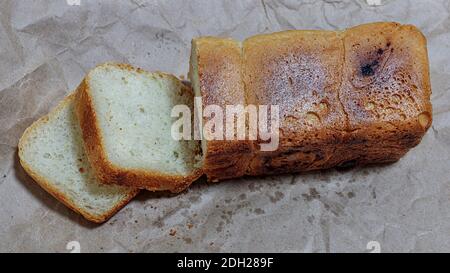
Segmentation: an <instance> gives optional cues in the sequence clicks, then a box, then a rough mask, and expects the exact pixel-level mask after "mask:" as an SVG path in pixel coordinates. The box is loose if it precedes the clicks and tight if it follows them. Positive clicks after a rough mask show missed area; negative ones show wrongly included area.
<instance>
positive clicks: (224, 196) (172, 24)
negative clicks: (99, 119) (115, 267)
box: [0, 0, 450, 252]
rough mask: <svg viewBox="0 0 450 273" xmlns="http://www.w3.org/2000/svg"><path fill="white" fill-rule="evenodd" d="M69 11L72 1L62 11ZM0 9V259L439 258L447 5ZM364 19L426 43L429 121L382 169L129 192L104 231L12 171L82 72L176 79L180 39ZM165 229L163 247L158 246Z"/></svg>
mask: <svg viewBox="0 0 450 273" xmlns="http://www.w3.org/2000/svg"><path fill="white" fill-rule="evenodd" d="M72 2H73V1H72ZM80 3H81V5H80V6H69V5H67V3H66V1H65V0H53V1H50V0H48V1H44V0H41V1H38V0H36V1H27V0H20V1H19V0H17V1H12V0H2V1H1V2H0V202H1V204H0V223H1V224H0V251H2V252H16V251H19V252H25V251H33V252H34V251H37V252H47V251H51V252H53V251H56V252H67V250H66V244H67V243H68V242H69V241H73V240H76V241H79V242H80V245H81V251H82V252H93V251H105V252H117V251H127V252H128V251H130V252H140V251H144V252H154V251H164V252H166V251H167V252H171V251H202V252H208V251H224V252H228V251H251V252H254V251H262V252H268V251H282V252H303V251H306V252H325V251H330V252H349V251H352V252H365V251H367V250H366V245H367V243H368V242H369V241H372V240H376V241H378V242H380V245H381V251H382V252H392V251H401V252H408V251H426V252H429V251H450V175H449V167H450V160H449V159H450V92H449V86H450V18H449V12H450V1H443V0H440V1H425V0H423V1H406V0H391V1H389V0H384V1H381V3H382V5H381V6H377V7H373V6H369V5H368V4H367V3H366V1H356V0H355V1H350V0H346V1H345V0H343V1H338V0H334V1H312V0H310V1H294V0H292V1H265V0H262V1H219V0H215V1H206V0H205V1H182V0H179V1H144V0H131V1H118V0H116V1H93V0H80ZM372 21H398V22H401V23H412V24H415V25H417V26H418V27H419V28H420V29H421V30H422V31H423V32H424V34H425V35H426V37H427V38H428V49H429V57H430V67H431V80H432V88H433V95H432V103H433V107H434V109H433V111H434V113H433V114H434V122H433V126H432V128H430V130H429V131H428V133H427V134H426V136H425V137H424V139H423V141H422V143H421V144H420V145H419V146H418V147H416V148H415V149H413V150H412V151H410V152H409V153H408V154H407V155H406V156H405V157H404V158H402V159H401V160H400V161H399V162H397V163H395V164H391V165H388V166H378V167H370V168H363V169H354V170H350V171H347V172H338V171H336V170H329V171H324V172H318V173H312V174H296V175H282V176H272V177H264V178H242V179H235V180H233V181H228V182H224V183H219V184H212V185H208V184H206V183H205V182H204V181H199V182H197V183H196V184H195V185H194V186H192V187H191V188H190V189H189V190H188V191H187V192H185V193H183V194H180V195H178V196H173V197H170V196H167V195H161V194H152V193H148V192H145V193H142V194H140V195H139V196H138V197H137V198H136V199H135V200H133V201H132V202H131V203H130V204H129V205H128V206H127V207H125V208H124V209H123V210H122V211H120V212H119V213H118V214H117V215H116V216H115V217H113V218H112V219H111V220H110V221H109V222H107V223H106V224H104V225H100V226H98V225H94V224H91V223H89V222H87V221H86V220H84V219H83V218H82V217H81V216H79V215H77V214H75V213H73V212H72V211H70V210H69V209H67V208H66V207H65V206H64V205H62V204H60V203H59V202H58V201H56V200H55V199H53V198H52V197H51V196H50V195H49V194H47V193H46V192H45V191H43V190H42V189H41V188H40V187H39V186H37V185H36V184H35V183H34V182H33V181H32V180H31V179H30V178H29V177H28V176H27V175H26V174H25V173H24V171H23V169H22V168H21V167H20V164H19V163H18V161H17V151H16V150H17V142H18V139H19V137H20V136H21V134H22V132H23V131H24V129H25V128H26V127H27V126H29V125H30V124H31V123H32V122H33V121H34V120H36V119H37V118H38V117H40V116H41V115H43V114H45V113H47V112H48V111H49V109H51V107H53V106H55V105H56V103H57V102H58V101H59V100H60V99H61V98H62V97H63V96H64V95H65V94H67V93H68V92H69V91H70V90H71V89H73V88H74V87H76V86H77V84H78V83H79V82H80V81H81V79H82V77H83V75H84V74H85V73H86V72H87V71H88V70H89V69H91V68H92V67H94V66H95V65H96V64H98V63H101V62H105V61H111V60H113V61H120V62H128V63H131V64H134V65H137V66H140V67H142V68H145V69H147V70H161V71H166V72H170V73H173V74H175V75H185V74H186V73H187V70H188V60H189V52H190V39H191V38H192V37H193V36H199V35H217V36H231V37H234V38H237V39H244V38H245V37H247V36H250V35H254V34H257V33H263V32H264V33H265V32H274V31H279V30H286V29H294V28H297V29H341V28H345V27H349V26H352V25H357V24H361V23H365V22H372ZM171 229H173V230H176V234H175V236H171V235H169V233H170V230H171Z"/></svg>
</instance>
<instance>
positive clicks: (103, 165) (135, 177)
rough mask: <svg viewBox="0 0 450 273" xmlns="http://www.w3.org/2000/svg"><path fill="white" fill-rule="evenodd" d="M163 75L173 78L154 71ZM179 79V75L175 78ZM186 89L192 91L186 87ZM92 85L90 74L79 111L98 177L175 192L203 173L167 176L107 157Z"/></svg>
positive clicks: (80, 89)
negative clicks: (126, 165) (112, 161)
mask: <svg viewBox="0 0 450 273" xmlns="http://www.w3.org/2000/svg"><path fill="white" fill-rule="evenodd" d="M100 66H117V67H119V68H121V69H125V70H130V71H136V72H137V73H148V72H146V71H145V70H142V69H140V68H135V67H133V66H131V65H128V64H116V63H106V64H103V65H100ZM155 73H158V74H159V75H161V76H162V77H173V78H175V77H174V76H172V75H169V74H165V73H162V72H155ZM175 79H176V78H175ZM184 91H185V92H190V90H188V89H187V88H185V90H184ZM93 105H94V104H93V101H92V95H91V90H90V88H89V74H88V75H87V76H86V78H85V79H84V80H83V81H82V82H81V84H80V85H79V86H78V88H77V99H76V113H77V116H78V120H79V122H80V126H81V131H82V135H83V142H84V147H85V150H86V154H87V157H88V159H89V162H90V164H91V165H92V167H93V168H94V170H95V173H96V176H97V178H98V180H99V181H100V182H102V183H104V184H117V185H124V186H130V187H135V188H140V189H146V190H149V191H164V190H168V191H171V192H174V193H178V192H181V191H183V190H185V189H186V188H187V187H188V186H189V185H190V184H192V182H194V181H195V180H196V179H198V178H199V177H200V176H201V175H202V174H203V172H202V169H201V168H199V169H196V170H194V172H192V173H191V174H190V175H187V176H182V175H166V174H164V173H161V172H158V171H148V170H142V169H131V168H122V167H120V166H116V165H114V164H113V163H111V162H110V161H109V160H108V157H107V154H106V151H105V146H104V141H103V138H102V132H101V128H100V126H99V124H98V121H97V118H96V112H95V110H94V108H93V107H94V106H93Z"/></svg>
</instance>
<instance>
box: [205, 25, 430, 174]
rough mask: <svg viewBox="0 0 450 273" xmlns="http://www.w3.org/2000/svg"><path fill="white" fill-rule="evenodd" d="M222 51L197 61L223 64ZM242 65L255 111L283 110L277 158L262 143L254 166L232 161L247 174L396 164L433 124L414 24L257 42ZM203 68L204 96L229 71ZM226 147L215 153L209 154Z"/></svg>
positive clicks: (225, 80) (287, 34)
mask: <svg viewBox="0 0 450 273" xmlns="http://www.w3.org/2000/svg"><path fill="white" fill-rule="evenodd" d="M197 40H198V41H202V40H201V39H197ZM205 40H206V41H208V40H209V41H210V40H212V39H211V38H208V39H205ZM222 40H223V39H222ZM227 41H228V42H227V43H232V42H230V41H229V40H227ZM234 43H237V42H234ZM211 44H213V43H212V42H211ZM217 47H218V48H220V47H219V46H217ZM216 51H217V52H218V53H217V54H215V55H212V54H210V52H209V51H208V49H207V48H206V47H205V49H203V50H200V53H198V54H199V55H200V56H201V55H202V54H203V55H206V56H208V54H210V55H212V56H211V57H209V59H213V60H214V62H213V64H220V63H221V62H223V59H226V58H227V56H228V55H229V53H227V54H225V53H224V54H221V53H220V52H225V51H224V49H222V48H220V50H216ZM240 58H241V65H239V61H237V60H235V61H234V62H233V63H234V67H235V69H236V70H239V67H240V69H241V80H242V81H243V86H244V91H243V92H244V93H245V101H246V104H254V105H260V104H266V105H270V104H276V105H278V106H279V107H280V145H279V147H278V149H277V150H276V151H273V152H263V151H260V149H259V144H261V142H262V141H261V140H260V139H257V140H256V141H252V142H251V144H252V149H251V151H252V155H251V158H250V159H249V163H248V162H247V161H248V159H245V160H242V157H241V155H234V154H233V155H231V156H230V157H228V158H227V160H229V161H232V162H234V161H237V162H242V165H243V166H247V169H246V171H245V174H247V175H265V174H274V173H289V172H303V171H311V170H319V169H326V168H331V167H336V166H342V167H348V166H354V165H366V164H377V163H387V162H394V161H396V160H398V159H399V158H400V157H402V156H403V155H404V154H405V153H406V152H407V151H408V150H409V149H411V148H412V147H414V146H416V145H417V144H418V143H419V142H420V140H421V139H422V137H423V135H424V134H425V133H426V131H427V130H428V128H429V127H430V126H431V123H432V106H431V103H430V94H431V87H430V78H429V65H428V55H427V49H426V39H425V37H424V36H423V35H422V33H421V32H420V31H419V30H418V29H417V28H415V27H414V26H411V25H400V24H398V23H393V22H381V23H370V24H364V25H360V26H356V27H353V28H350V29H347V30H343V31H316V30H293V31H283V32H278V33H272V34H262V35H256V36H253V37H250V38H248V39H247V40H245V41H244V42H243V50H242V54H241V57H240ZM201 68H202V65H201V64H199V76H200V78H202V77H203V78H204V79H203V81H204V82H206V83H207V84H205V88H207V89H212V87H211V86H214V82H213V83H211V81H210V79H214V80H216V81H217V79H216V78H217V77H218V76H219V75H220V71H214V70H213V71H214V72H213V73H211V75H210V74H207V77H206V76H205V74H204V73H200V71H201ZM226 76H227V75H226ZM226 76H225V77H223V76H221V78H222V79H219V80H218V84H217V85H219V86H220V89H219V90H220V91H221V92H222V93H219V92H216V93H214V96H219V97H220V96H225V97H228V95H229V92H230V91H229V89H228V88H229V86H232V85H233V84H235V82H236V81H237V80H236V79H233V78H230V77H226ZM223 86H225V87H223ZM237 90H241V89H237ZM204 95H207V94H204V93H202V96H204ZM232 95H233V96H236V95H235V94H232ZM233 96H230V98H231V99H233ZM237 97H239V96H237ZM203 99H204V100H206V101H208V100H210V98H209V97H206V98H203ZM227 149H228V147H227V146H222V147H221V146H219V145H218V148H217V149H213V148H210V147H209V146H208V149H207V151H206V153H209V152H210V150H211V153H212V152H214V153H216V154H221V153H222V154H226V153H227V152H226V150H227ZM219 178H220V176H219Z"/></svg>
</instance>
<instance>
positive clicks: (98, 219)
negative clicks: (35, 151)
mask: <svg viewBox="0 0 450 273" xmlns="http://www.w3.org/2000/svg"><path fill="white" fill-rule="evenodd" d="M74 99H75V94H74V93H71V94H69V95H68V96H67V97H66V98H64V99H63V100H62V101H61V102H60V103H59V104H58V105H57V106H56V107H55V108H54V109H53V110H52V111H51V112H50V113H49V114H47V115H45V116H43V117H41V118H40V119H38V120H37V121H35V122H34V123H33V124H31V125H30V127H28V128H27V129H26V130H25V132H24V133H23V135H22V137H21V138H20V140H19V144H18V155H19V161H20V164H21V165H22V167H23V168H24V170H25V171H26V172H27V173H28V174H29V175H30V177H31V178H33V180H34V181H35V182H36V183H37V184H39V186H41V187H42V188H43V189H44V190H45V191H47V192H48V193H49V194H50V195H52V196H53V197H55V198H56V199H57V200H59V201H60V202H61V203H63V204H64V205H66V206H67V207H69V208H70V209H72V210H73V211H75V212H77V213H79V214H81V215H82V216H83V217H84V218H86V219H87V220H89V221H92V222H95V223H98V224H100V223H103V222H105V221H107V220H108V219H109V218H111V217H112V216H113V215H114V214H116V212H118V211H119V210H120V209H121V208H123V207H124V206H125V205H126V204H127V203H128V202H129V201H130V200H131V199H133V197H134V196H136V194H137V193H138V192H139V190H137V189H136V190H131V191H130V192H129V193H128V195H127V197H126V198H124V199H123V200H122V201H121V202H120V203H119V204H117V205H116V206H114V207H113V208H111V209H110V210H109V211H107V212H106V213H104V214H101V215H95V214H92V213H90V212H88V211H86V210H84V209H83V208H81V207H78V206H77V204H75V203H74V202H73V201H71V200H70V199H69V198H68V197H67V196H66V195H65V194H63V193H61V192H60V191H59V190H58V189H57V188H56V187H54V186H53V185H52V183H51V182H50V181H48V179H46V178H45V177H42V176H41V175H39V174H38V172H37V171H35V170H34V169H33V167H32V166H30V165H29V164H27V163H26V162H25V161H24V160H23V159H22V158H23V153H24V147H25V145H26V144H27V142H28V141H29V137H30V135H31V133H32V132H33V131H34V130H36V129H37V128H38V127H39V126H41V125H43V124H45V123H47V122H48V121H49V120H50V119H51V118H52V117H53V116H55V115H56V114H57V113H58V112H59V111H61V110H62V109H63V108H64V107H65V106H66V105H67V104H69V103H71V101H72V100H74Z"/></svg>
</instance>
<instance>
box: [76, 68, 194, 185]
mask: <svg viewBox="0 0 450 273" xmlns="http://www.w3.org/2000/svg"><path fill="white" fill-rule="evenodd" d="M78 91H79V94H78V95H79V96H78V99H77V113H78V117H79V121H80V125H81V128H82V131H83V139H84V143H85V148H86V152H87V154H88V158H89V160H90V162H91V165H92V166H93V167H94V168H95V170H96V173H97V177H98V178H99V179H100V180H101V181H102V182H104V183H116V184H120V185H128V186H133V187H138V188H144V189H147V190H152V191H156V190H170V191H172V192H179V191H181V190H183V189H185V188H186V187H188V186H189V185H190V184H191V183H192V182H193V181H194V180H196V179H197V178H198V177H199V176H200V175H201V174H202V171H201V148H200V143H199V141H195V140H176V139H174V138H173V137H172V134H171V128H172V125H173V123H174V121H175V120H177V119H178V118H174V117H171V111H172V108H173V107H174V106H176V105H186V106H188V107H189V108H190V111H191V117H192V116H193V115H192V114H193V101H194V99H193V98H194V94H193V92H192V90H191V89H190V88H188V87H187V86H185V85H184V84H183V83H182V82H181V81H180V80H178V79H177V78H175V77H174V76H171V75H168V74H164V73H149V72H146V71H144V70H142V69H139V68H134V67H131V66H129V65H124V64H112V63H107V64H103V65H100V66H98V67H96V68H94V69H93V70H91V71H90V72H89V74H88V75H87V76H86V78H85V79H84V81H83V82H82V83H81V85H80V86H79V88H78ZM191 122H192V121H191ZM191 125H192V124H191Z"/></svg>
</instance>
